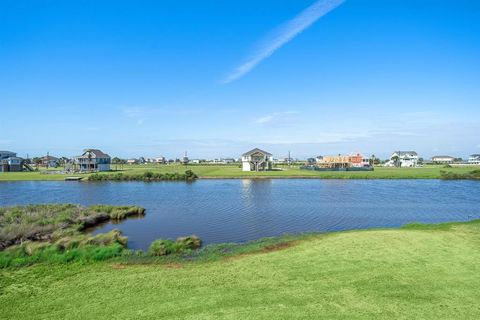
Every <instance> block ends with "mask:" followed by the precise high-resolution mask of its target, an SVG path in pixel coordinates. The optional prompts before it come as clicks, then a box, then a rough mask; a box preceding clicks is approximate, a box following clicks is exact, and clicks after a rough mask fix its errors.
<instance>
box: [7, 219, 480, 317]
mask: <svg viewBox="0 0 480 320" xmlns="http://www.w3.org/2000/svg"><path fill="white" fill-rule="evenodd" d="M479 261H480V222H479V221H475V222H470V223H464V224H443V225H437V226H423V225H411V226H408V227H405V228H401V229H390V230H369V231H350V232H339V233H331V234H325V235H316V236H315V235H313V236H309V237H306V238H304V239H302V240H297V241H296V242H294V243H293V245H292V246H280V247H279V250H273V249H272V250H262V251H261V252H257V253H250V254H243V255H239V256H236V257H230V258H224V259H216V260H212V261H196V262H177V263H163V264H161V263H160V264H159V263H146V264H122V263H120V262H118V261H116V262H114V261H113V262H112V261H110V262H97V263H88V264H68V265H41V264H40V265H35V266H31V267H24V268H20V269H1V270H0V310H1V316H0V317H1V318H4V319H322V318H323V319H479V318H480V305H479V303H478V302H479V301H480V277H479V274H480V264H479Z"/></svg>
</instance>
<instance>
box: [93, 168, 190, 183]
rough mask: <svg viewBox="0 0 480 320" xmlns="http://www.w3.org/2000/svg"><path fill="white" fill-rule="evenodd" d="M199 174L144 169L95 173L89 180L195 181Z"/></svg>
mask: <svg viewBox="0 0 480 320" xmlns="http://www.w3.org/2000/svg"><path fill="white" fill-rule="evenodd" d="M197 178H198V176H197V175H196V174H195V173H194V172H193V171H192V170H186V171H185V173H178V172H165V173H160V172H153V171H144V172H138V173H121V172H116V173H103V174H100V173H94V174H92V175H90V176H89V177H88V180H89V181H145V182H150V181H194V180H196V179H197Z"/></svg>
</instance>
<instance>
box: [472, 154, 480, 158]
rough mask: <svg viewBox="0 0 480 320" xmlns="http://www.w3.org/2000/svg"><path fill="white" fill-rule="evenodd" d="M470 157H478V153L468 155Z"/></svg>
mask: <svg viewBox="0 0 480 320" xmlns="http://www.w3.org/2000/svg"><path fill="white" fill-rule="evenodd" d="M470 157H472V158H478V157H480V154H472V155H470Z"/></svg>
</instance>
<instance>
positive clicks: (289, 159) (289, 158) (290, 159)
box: [288, 150, 292, 168]
mask: <svg viewBox="0 0 480 320" xmlns="http://www.w3.org/2000/svg"><path fill="white" fill-rule="evenodd" d="M291 161H292V158H291V157H290V150H289V151H288V167H289V168H291V167H292V165H291Z"/></svg>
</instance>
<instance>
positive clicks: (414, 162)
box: [385, 151, 418, 167]
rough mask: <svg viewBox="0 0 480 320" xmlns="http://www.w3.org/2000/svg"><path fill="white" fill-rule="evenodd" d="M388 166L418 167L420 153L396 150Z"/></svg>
mask: <svg viewBox="0 0 480 320" xmlns="http://www.w3.org/2000/svg"><path fill="white" fill-rule="evenodd" d="M385 166H386V167H416V166H418V154H417V153H416V152H415V151H395V152H394V153H392V156H391V157H390V160H389V161H388V162H387V163H386V164H385Z"/></svg>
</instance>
